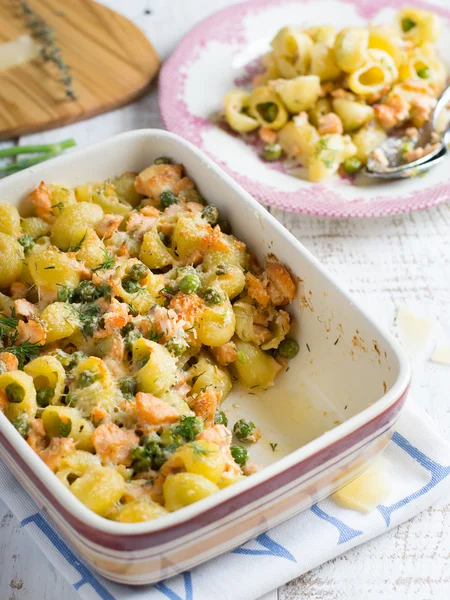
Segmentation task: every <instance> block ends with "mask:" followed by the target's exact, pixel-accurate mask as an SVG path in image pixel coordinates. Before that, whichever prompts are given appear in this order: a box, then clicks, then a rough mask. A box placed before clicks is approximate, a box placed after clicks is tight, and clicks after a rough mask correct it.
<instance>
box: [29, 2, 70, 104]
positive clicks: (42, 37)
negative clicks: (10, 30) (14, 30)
mask: <svg viewBox="0 0 450 600" xmlns="http://www.w3.org/2000/svg"><path fill="white" fill-rule="evenodd" d="M19 7H20V9H21V11H22V14H23V16H24V17H25V18H26V25H27V27H28V29H29V30H30V32H31V35H32V37H33V38H34V39H35V40H37V41H38V42H39V43H40V44H41V49H40V52H41V56H42V58H43V59H44V61H45V62H49V63H52V64H54V65H55V67H56V68H57V69H58V70H59V72H60V74H61V78H60V79H59V81H60V83H62V85H63V86H64V91H65V94H66V96H67V98H69V99H70V100H76V99H77V95H76V93H75V90H74V89H73V87H72V75H71V74H70V71H71V67H70V66H69V65H68V64H67V63H66V62H65V61H64V58H63V53H62V49H61V46H59V45H58V44H57V43H56V41H55V30H54V29H53V27H50V25H49V24H48V23H47V22H46V21H45V20H44V19H43V18H42V17H41V16H40V15H39V14H38V13H37V12H35V11H34V10H33V9H32V8H31V7H30V6H29V4H28V3H27V2H25V1H24V0H19Z"/></svg>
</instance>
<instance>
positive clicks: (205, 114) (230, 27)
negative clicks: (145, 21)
mask: <svg viewBox="0 0 450 600" xmlns="http://www.w3.org/2000/svg"><path fill="white" fill-rule="evenodd" d="M403 4H404V3H403V2H402V1H401V0H400V1H399V0H249V1H248V2H244V3H243V4H237V5H234V6H230V7H228V8H226V9H225V10H222V11H220V12H218V13H216V14H213V15H212V16H210V17H208V18H207V19H205V20H204V21H202V22H201V23H200V24H199V25H197V26H196V27H195V28H194V29H193V30H192V31H191V32H190V33H189V34H188V35H187V36H186V37H185V38H184V39H183V40H182V42H181V43H180V44H179V46H178V47H177V48H176V50H175V52H174V53H173V54H172V56H171V57H170V59H169V60H168V61H167V62H166V63H165V66H164V68H163V70H162V73H161V79H160V109H161V115H162V119H163V122H164V124H165V126H166V127H167V129H169V130H170V131H173V132H175V133H178V134H179V135H181V136H183V137H184V138H186V139H188V140H190V141H191V142H193V143H194V144H195V145H196V146H197V147H198V148H200V149H201V150H203V151H204V152H206V153H207V154H209V156H210V157H211V158H213V159H214V160H215V161H216V162H217V163H218V164H219V165H220V166H221V167H223V168H224V169H225V170H226V171H227V172H228V173H229V174H230V175H232V177H233V178H234V179H235V180H236V181H238V182H239V183H240V184H241V185H242V186H243V187H245V188H246V189H247V191H249V192H250V193H251V194H252V195H253V196H254V197H255V198H257V199H258V200H259V201H260V202H262V203H263V204H268V205H271V206H276V207H278V208H282V209H285V210H290V211H293V212H299V213H307V214H313V215H320V216H328V217H376V216H382V215H390V214H395V213H405V212H410V211H413V210H421V209H424V208H426V207H429V206H434V205H436V204H439V203H441V202H445V201H447V200H449V199H450V160H449V159H447V160H445V161H443V162H442V163H441V164H440V165H438V166H436V167H435V168H434V169H432V170H431V171H430V172H429V173H428V174H427V175H426V176H425V177H417V178H415V179H410V180H406V181H394V182H383V181H379V180H373V179H369V178H365V177H358V180H359V179H360V181H358V183H357V184H356V185H355V184H352V183H351V182H350V181H347V180H344V179H341V178H339V177H337V176H336V177H334V178H332V179H331V180H329V181H327V183H324V184H315V183H310V182H308V181H305V180H303V179H300V178H298V177H294V176H292V175H290V174H288V173H287V172H286V170H285V168H284V167H283V166H282V165H279V164H276V163H275V164H268V163H265V162H263V161H262V160H261V159H260V158H259V157H258V154H257V152H255V150H254V148H253V147H252V146H251V145H248V144H246V143H245V142H244V141H243V140H242V139H241V138H239V137H237V136H233V135H230V133H228V132H226V131H225V130H223V129H221V128H220V127H219V126H218V125H217V124H215V123H213V121H212V117H213V116H214V115H215V114H217V112H218V111H219V110H220V109H221V107H222V98H223V96H224V95H225V93H226V92H227V91H228V90H230V89H232V88H233V87H237V86H242V85H245V84H246V83H247V82H248V81H249V80H250V78H251V75H252V70H253V73H254V69H255V65H257V62H258V58H259V57H261V56H262V55H263V54H264V53H265V52H267V50H268V49H269V42H270V40H271V39H272V38H273V36H274V35H275V33H276V32H277V31H278V30H279V29H280V28H281V27H282V26H284V25H288V24H293V25H295V24H296V25H299V26H303V27H307V26H311V25H317V24H327V23H328V24H333V25H334V26H335V27H336V28H338V29H340V28H343V27H348V26H350V25H365V24H367V22H368V21H369V20H372V21H373V22H375V23H390V22H392V19H393V17H394V14H395V12H396V11H397V10H398V9H399V8H401V7H402V6H403ZM408 5H412V6H417V7H419V8H425V9H428V10H433V11H434V12H435V13H437V14H438V15H439V16H440V17H441V20H442V31H443V33H442V36H441V39H440V41H439V42H438V49H439V53H440V55H441V57H442V58H443V60H444V61H445V62H446V63H447V66H448V67H449V68H450V36H448V35H445V32H446V31H449V30H450V8H442V7H436V6H434V5H431V4H429V3H427V2H424V1H421V0H413V1H412V2H408Z"/></svg>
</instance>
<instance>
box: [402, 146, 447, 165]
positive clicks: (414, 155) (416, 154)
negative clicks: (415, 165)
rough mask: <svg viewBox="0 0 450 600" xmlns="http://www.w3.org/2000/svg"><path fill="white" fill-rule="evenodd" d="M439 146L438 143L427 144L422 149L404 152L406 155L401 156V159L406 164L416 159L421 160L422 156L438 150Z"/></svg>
mask: <svg viewBox="0 0 450 600" xmlns="http://www.w3.org/2000/svg"><path fill="white" fill-rule="evenodd" d="M440 145H441V144H440V143H437V144H427V145H426V146H425V147H424V148H420V147H419V148H413V149H412V150H409V151H408V152H406V154H404V155H403V158H404V159H405V160H406V162H412V161H413V160H417V159H418V158H422V157H423V156H426V155H427V154H430V152H433V151H434V150H436V149H437V148H439V147H440Z"/></svg>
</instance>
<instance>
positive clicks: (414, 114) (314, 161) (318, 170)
mask: <svg viewBox="0 0 450 600" xmlns="http://www.w3.org/2000/svg"><path fill="white" fill-rule="evenodd" d="M438 37H439V19H438V17H437V16H436V15H434V14H432V13H430V12H427V11H425V10H419V9H412V8H404V9H402V10H400V11H399V12H398V14H397V15H396V17H395V20H394V23H393V24H391V25H374V24H372V23H369V24H368V25H367V26H365V27H356V26H355V27H346V28H344V29H342V30H341V31H337V30H336V29H335V28H334V27H332V26H329V25H324V26H317V27H310V28H309V29H305V30H303V29H301V28H300V27H295V26H286V27H283V28H282V29H281V30H280V31H279V32H278V33H277V34H276V36H275V37H274V38H273V40H272V42H271V50H270V52H269V53H268V54H266V55H265V56H264V57H263V58H262V65H263V67H264V69H265V70H264V72H263V73H260V74H258V75H256V76H255V77H254V78H253V82H252V85H253V89H251V90H244V89H236V90H233V91H232V92H229V93H228V94H227V96H226V97H225V99H224V106H225V111H224V118H225V120H226V122H227V124H228V125H229V127H231V128H232V129H233V130H234V131H237V132H238V133H240V134H242V135H246V134H252V135H253V138H255V136H258V137H259V138H260V141H261V142H262V143H263V150H262V153H261V158H262V159H263V160H266V161H269V162H272V161H278V160H280V159H283V158H286V159H288V163H289V164H290V165H292V164H294V165H296V166H299V165H301V166H303V167H305V168H306V169H307V177H308V179H309V180H310V181H313V182H316V181H322V180H323V179H326V178H327V177H330V176H331V175H333V174H335V173H337V172H339V173H340V174H341V175H349V176H352V175H355V174H356V173H357V172H358V171H359V170H360V169H361V168H362V167H363V166H364V165H365V163H366V162H367V159H368V157H369V156H370V155H372V153H374V154H373V157H374V158H375V159H376V160H377V161H381V162H383V160H385V159H386V157H385V156H381V154H382V150H381V149H377V150H376V147H377V145H378V144H379V143H380V142H381V141H383V139H385V137H386V136H387V135H388V134H389V132H390V131H391V130H395V131H398V130H399V129H402V130H403V131H404V132H405V140H406V141H405V143H404V144H402V147H401V152H402V160H403V161H404V162H406V163H407V162H410V161H412V160H415V158H417V157H418V153H419V154H420V153H421V155H423V154H424V153H425V154H426V153H427V152H429V151H431V150H433V146H432V145H427V146H426V147H425V148H419V147H417V146H415V144H417V140H418V139H419V136H418V131H417V128H420V127H422V126H423V125H424V124H425V123H426V122H427V121H429V119H430V118H431V114H432V110H433V108H434V106H435V104H436V99H437V97H438V96H439V94H440V93H441V91H442V90H443V88H444V87H445V84H446V80H447V72H446V69H445V66H444V64H443V63H442V61H441V60H440V59H439V57H438V55H437V53H436V49H435V47H434V45H433V44H434V42H436V40H437V39H438ZM231 106H232V110H230V107H231ZM253 138H252V142H254V141H255V140H254V139H253Z"/></svg>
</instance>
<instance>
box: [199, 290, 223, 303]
mask: <svg viewBox="0 0 450 600" xmlns="http://www.w3.org/2000/svg"><path fill="white" fill-rule="evenodd" d="M203 299H204V300H205V302H206V304H221V302H222V298H221V297H220V294H219V293H218V292H216V290H213V289H212V288H209V289H207V290H205V292H204V294H203Z"/></svg>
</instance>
